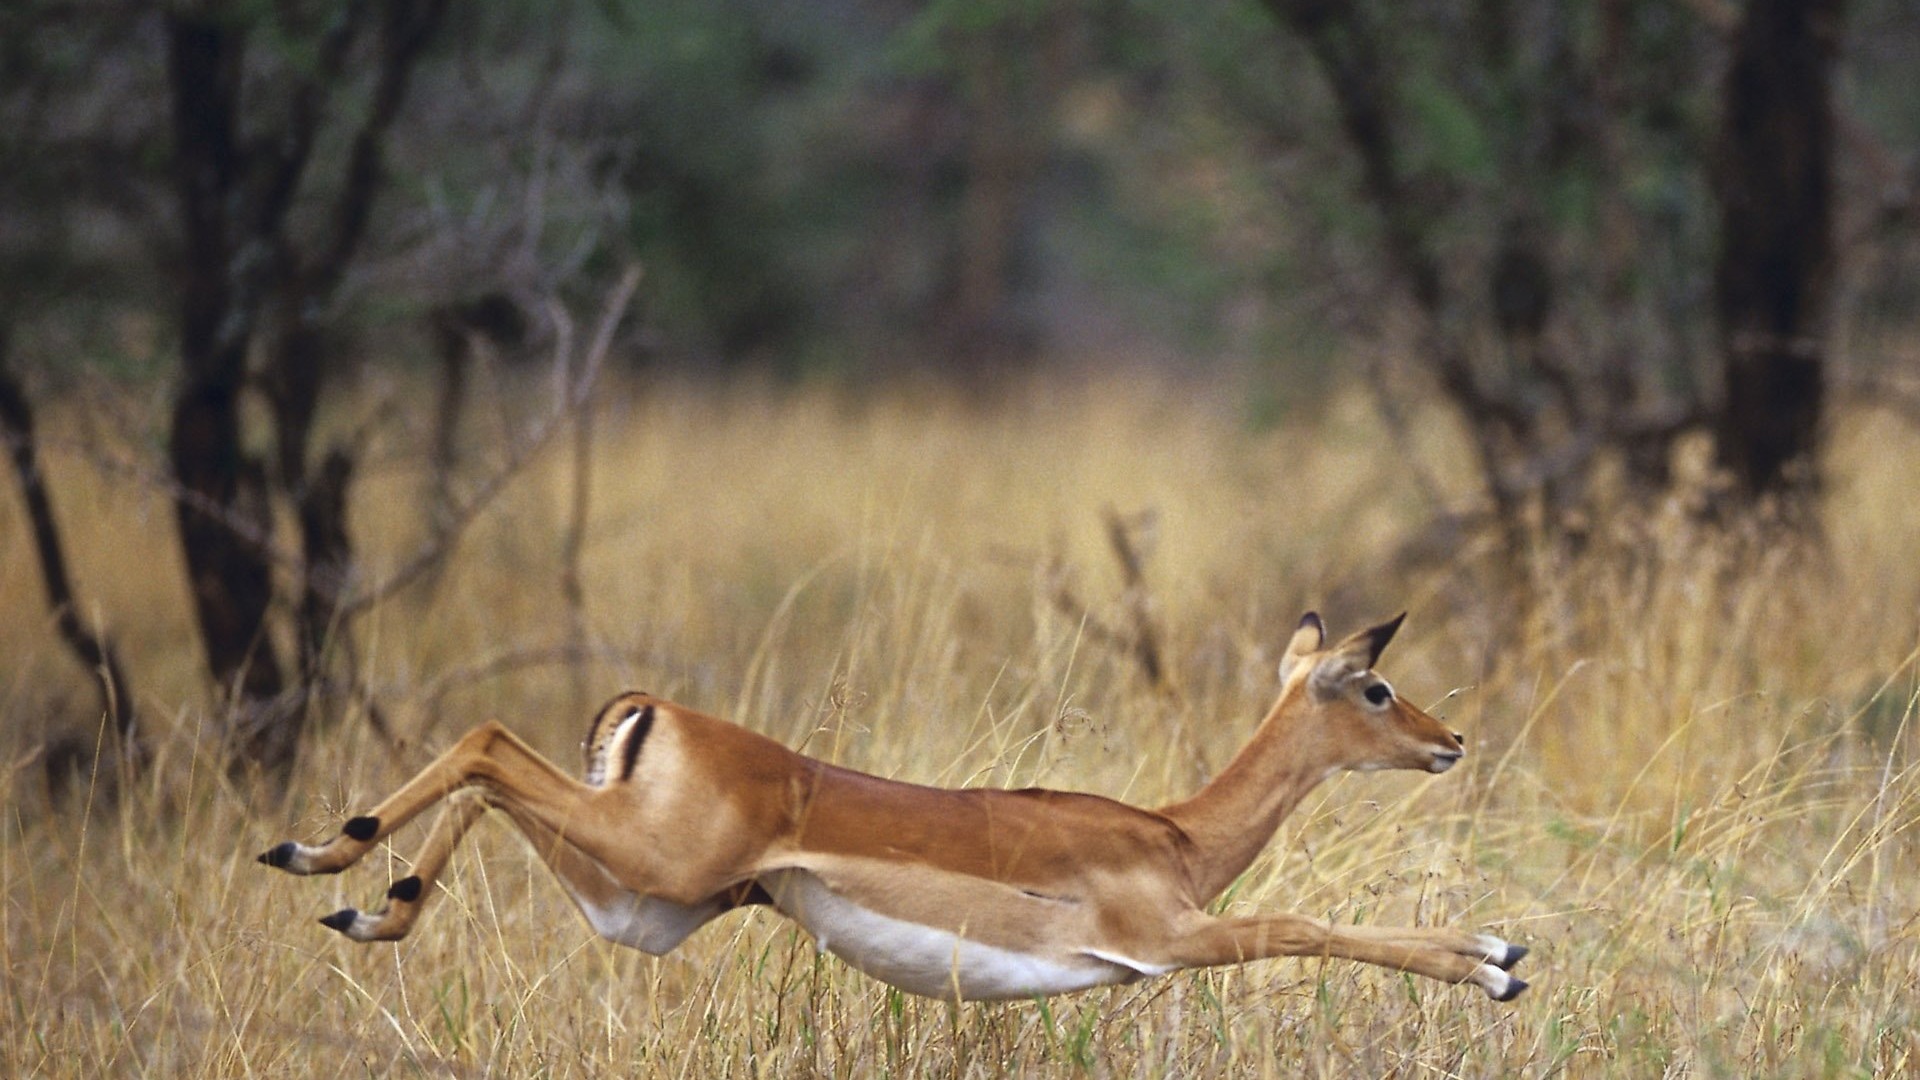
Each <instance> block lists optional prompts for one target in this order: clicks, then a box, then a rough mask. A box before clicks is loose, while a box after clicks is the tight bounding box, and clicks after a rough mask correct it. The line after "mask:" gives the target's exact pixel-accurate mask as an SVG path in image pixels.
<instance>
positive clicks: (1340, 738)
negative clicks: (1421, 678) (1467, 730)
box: [1280, 611, 1466, 773]
mask: <svg viewBox="0 0 1920 1080" xmlns="http://www.w3.org/2000/svg"><path fill="white" fill-rule="evenodd" d="M1406 617H1407V616H1406V613H1405V612H1402V613H1400V614H1399V615H1397V616H1395V617H1394V618H1392V619H1389V620H1388V621H1386V622H1383V623H1381V624H1380V625H1379V626H1376V627H1373V628H1372V629H1368V630H1362V631H1360V632H1359V633H1357V634H1355V635H1353V636H1352V637H1349V638H1347V639H1346V640H1344V641H1341V642H1339V643H1338V644H1336V645H1333V646H1328V645H1327V644H1326V628H1325V627H1323V626H1322V625H1321V623H1320V616H1318V615H1316V614H1314V613H1313V612H1311V611H1309V612H1308V613H1307V614H1306V617H1305V618H1302V619H1301V620H1300V628H1299V629H1298V630H1295V631H1294V633H1293V639H1292V640H1291V641H1289V642H1288V643H1287V654H1286V656H1285V657H1284V658H1282V659H1281V661H1280V681H1281V683H1282V684H1283V685H1284V686H1285V689H1284V690H1283V691H1282V692H1281V699H1282V701H1283V702H1284V701H1287V700H1288V699H1294V700H1297V701H1298V702H1299V706H1298V707H1301V708H1304V709H1306V710H1308V711H1309V713H1310V714H1311V716H1310V718H1309V720H1308V721H1307V722H1308V724H1310V725H1311V726H1312V727H1313V728H1315V729H1317V730H1318V731H1320V732H1322V733H1324V735H1325V736H1326V738H1327V740H1328V741H1329V743H1330V744H1331V745H1332V746H1333V747H1334V749H1333V751H1332V756H1333V757H1334V759H1335V765H1336V767H1338V768H1344V769H1353V770H1358V771H1362V772H1369V771H1372V770H1375V769H1419V770H1422V771H1425V772H1433V773H1442V772H1446V771H1447V770H1448V769H1450V768H1452V767H1453V763H1454V762H1456V761H1459V760H1460V755H1461V754H1463V753H1465V752H1466V747H1465V743H1464V741H1463V739H1462V737H1461V735H1460V733H1459V732H1456V731H1453V730H1451V729H1449V728H1448V727H1447V726H1446V725H1444V724H1442V723H1441V722H1440V721H1438V720H1435V719H1434V718H1433V717H1431V716H1428V715H1427V714H1426V713H1424V712H1421V711H1420V710H1419V709H1418V708H1416V707H1414V706H1413V705H1411V704H1409V703H1408V702H1406V701H1404V700H1402V699H1401V697H1400V695H1398V694H1396V693H1394V692H1393V687H1392V686H1390V685H1388V683H1387V680H1385V679H1383V678H1381V677H1380V676H1379V675H1378V674H1376V673H1375V672H1374V670H1373V665H1374V664H1376V663H1378V662H1379V660H1380V653H1381V650H1383V649H1385V648H1386V647H1387V642H1389V641H1392V640H1393V635H1394V632H1395V631H1397V630H1399V629H1400V623H1401V621H1402V620H1404V619H1405V618H1406ZM1296 682H1297V683H1299V684H1300V685H1299V686H1298V688H1297V691H1296V688H1295V683H1296ZM1296 693H1297V694H1298V695H1299V696H1298V697H1297V698H1295V694H1296Z"/></svg>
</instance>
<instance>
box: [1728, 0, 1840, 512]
mask: <svg viewBox="0 0 1920 1080" xmlns="http://www.w3.org/2000/svg"><path fill="white" fill-rule="evenodd" d="M1843 7H1844V5H1843V4H1842V3H1841V2H1840V0H1752V2H1751V3H1750V4H1749V5H1748V7H1747V12H1746V17H1745V18H1744V19H1742V20H1741V22H1740V25H1739V27H1738V29H1736V30H1735V32H1734V37H1733V58H1732V62H1731V64H1730V65H1729V66H1728V70H1727V76H1726V79H1727V82H1726V104H1725V116H1724V119H1723V121H1722V136H1721V138H1722V143H1721V151H1720V156H1719V161H1718V166H1719V168H1718V169H1717V171H1716V173H1715V181H1716V182H1715V185H1714V186H1715V189H1716V192H1717V194H1718V196H1719V200H1720V222H1721V224H1720V245H1721V247H1720V259H1719V264H1718V267H1717V270H1716V273H1715V275H1714V293H1715V297H1714V299H1715V303H1716V306H1717V308H1718V311H1717V315H1718V322H1719V327H1720V337H1721V348H1722V350H1723V353H1724V356H1725V372H1726V378H1725V384H1726V399H1725V401H1724V403H1723V404H1722V406H1721V409H1720V413H1719V416H1718V417H1717V418H1716V423H1715V425H1714V433H1715V436H1716V438H1717V442H1716V443H1715V449H1716V451H1717V453H1718V456H1719V460H1720V463H1721V465H1722V466H1724V467H1725V468H1726V469H1727V471H1728V472H1729V473H1730V474H1731V475H1732V476H1733V477H1734V479H1735V481H1736V482H1737V483H1738V485H1739V488H1740V490H1741V492H1743V493H1744V494H1745V495H1746V496H1747V497H1749V498H1758V497H1761V496H1766V495H1796V494H1802V493H1803V492H1804V490H1805V489H1807V488H1810V487H1812V486H1813V485H1814V483H1815V482H1816V480H1817V477H1816V475H1815V470H1814V467H1815V464H1816V461H1815V454H1816V451H1817V450H1818V448H1819V443H1820V423H1821V417H1822V412H1823V409H1824V406H1825V405H1826V381H1827V380H1826V371H1825V368H1826V352H1827V347H1828V339H1829V335H1830V333H1831V326H1830V321H1829V316H1830V312H1831V310H1832V301H1833V283H1834V236H1833V223H1834V209H1833V204H1834V199H1833V187H1834V175H1833V174H1834V167H1833V159H1834V149H1835V145H1836V138H1835V124H1834V104H1833V102H1834V92H1833V78H1834V66H1835V62H1836V60H1837V58H1838V55H1839V51H1840V40H1841V13H1842V10H1843ZM1793 501H1798V500H1793Z"/></svg>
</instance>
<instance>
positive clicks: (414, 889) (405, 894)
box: [387, 875, 420, 904]
mask: <svg viewBox="0 0 1920 1080" xmlns="http://www.w3.org/2000/svg"><path fill="white" fill-rule="evenodd" d="M387 899H389V900H398V901H400V902H401V903H403V904H411V903H413V902H414V901H415V900H418V899H420V879H419V878H418V877H417V876H412V875H409V876H407V877H403V878H401V879H400V880H399V881H396V882H394V883H393V885H392V886H391V887H389V888H388V889H387Z"/></svg>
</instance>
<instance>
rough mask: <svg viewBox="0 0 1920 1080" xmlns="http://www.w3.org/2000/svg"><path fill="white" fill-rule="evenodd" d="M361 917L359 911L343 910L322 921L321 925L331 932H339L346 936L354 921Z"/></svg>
mask: <svg viewBox="0 0 1920 1080" xmlns="http://www.w3.org/2000/svg"><path fill="white" fill-rule="evenodd" d="M359 917H360V913H359V912H358V911H355V910H354V909H352V908H341V909H340V910H339V911H336V912H334V913H333V914H331V915H328V916H326V917H325V918H323V919H321V920H320V925H321V926H324V927H326V928H327V929H329V930H338V931H340V932H341V933H343V934H344V933H346V932H347V927H349V926H352V925H353V920H355V919H357V918H359Z"/></svg>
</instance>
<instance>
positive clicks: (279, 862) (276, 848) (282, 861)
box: [260, 840, 293, 870]
mask: <svg viewBox="0 0 1920 1080" xmlns="http://www.w3.org/2000/svg"><path fill="white" fill-rule="evenodd" d="M260 861H261V862H263V863H266V864H267V865H268V866H271V867H273V868H275V869H277V870H285V869H286V868H287V864H288V863H290V862H292V861H293V841H291V840H288V841H286V842H285V843H280V844H275V845H273V846H272V847H270V848H268V849H267V850H265V851H263V852H261V853H260Z"/></svg>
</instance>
